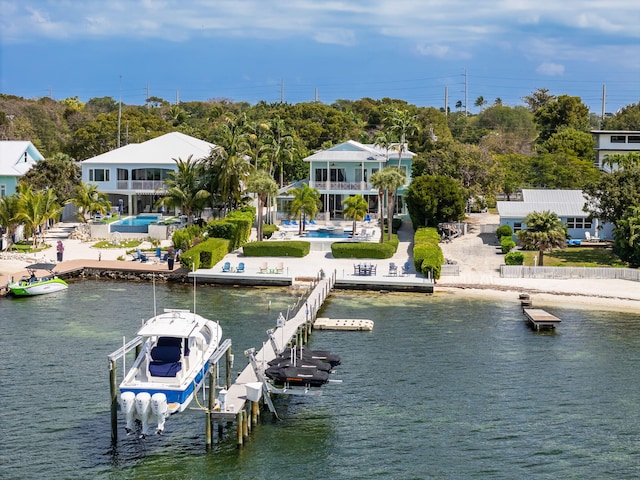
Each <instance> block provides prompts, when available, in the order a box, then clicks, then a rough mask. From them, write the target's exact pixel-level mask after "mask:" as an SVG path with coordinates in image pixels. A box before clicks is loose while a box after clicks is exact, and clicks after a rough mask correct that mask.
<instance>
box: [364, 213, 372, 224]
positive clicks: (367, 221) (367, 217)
mask: <svg viewBox="0 0 640 480" xmlns="http://www.w3.org/2000/svg"><path fill="white" fill-rule="evenodd" d="M370 221H371V215H369V214H367V216H366V217H364V222H365V223H369V222H370Z"/></svg>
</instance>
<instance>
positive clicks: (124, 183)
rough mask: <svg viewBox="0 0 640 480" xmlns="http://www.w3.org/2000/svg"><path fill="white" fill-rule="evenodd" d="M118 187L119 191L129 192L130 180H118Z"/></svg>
mask: <svg viewBox="0 0 640 480" xmlns="http://www.w3.org/2000/svg"><path fill="white" fill-rule="evenodd" d="M116 187H117V188H118V190H129V180H118V182H117V183H116Z"/></svg>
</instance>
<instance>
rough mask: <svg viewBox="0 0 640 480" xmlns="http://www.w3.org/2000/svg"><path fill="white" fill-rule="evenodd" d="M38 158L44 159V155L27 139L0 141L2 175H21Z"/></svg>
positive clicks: (0, 172) (38, 159)
mask: <svg viewBox="0 0 640 480" xmlns="http://www.w3.org/2000/svg"><path fill="white" fill-rule="evenodd" d="M25 153H27V161H26V162H25V161H24V154H25ZM40 160H44V157H43V156H42V154H41V153H40V152H39V151H38V149H37V148H36V147H35V146H34V145H33V143H31V142H29V141H23V140H5V141H0V175H2V176H6V177H18V176H22V175H24V174H25V173H26V172H27V171H28V170H29V169H30V168H31V167H33V165H34V164H35V163H36V162H38V161H40Z"/></svg>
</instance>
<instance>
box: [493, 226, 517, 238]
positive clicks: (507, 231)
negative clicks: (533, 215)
mask: <svg viewBox="0 0 640 480" xmlns="http://www.w3.org/2000/svg"><path fill="white" fill-rule="evenodd" d="M512 235H513V230H512V229H511V226H510V225H500V226H499V227H498V229H497V230H496V236H497V237H498V239H501V238H502V237H511V236H512Z"/></svg>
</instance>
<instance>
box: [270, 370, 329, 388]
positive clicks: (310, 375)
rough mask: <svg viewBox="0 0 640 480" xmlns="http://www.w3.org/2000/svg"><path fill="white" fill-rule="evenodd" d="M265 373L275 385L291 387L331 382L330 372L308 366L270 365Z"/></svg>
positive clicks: (312, 385) (313, 385)
mask: <svg viewBox="0 0 640 480" xmlns="http://www.w3.org/2000/svg"><path fill="white" fill-rule="evenodd" d="M264 374H265V375H266V376H267V377H268V378H270V379H271V380H272V381H273V383H274V384H275V385H279V386H282V385H285V386H286V385H288V386H291V387H321V386H322V385H325V384H327V383H329V375H330V374H329V372H325V371H323V370H318V369H317V368H306V367H281V366H277V365H276V366H274V367H269V368H267V369H266V370H265V371H264Z"/></svg>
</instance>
